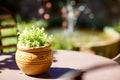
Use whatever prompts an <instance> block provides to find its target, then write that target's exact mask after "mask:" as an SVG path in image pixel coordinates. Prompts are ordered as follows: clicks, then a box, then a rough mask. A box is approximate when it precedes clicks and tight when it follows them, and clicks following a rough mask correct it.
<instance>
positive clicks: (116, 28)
mask: <svg viewBox="0 0 120 80" xmlns="http://www.w3.org/2000/svg"><path fill="white" fill-rule="evenodd" d="M113 29H115V30H116V31H117V32H119V33H120V21H119V22H118V23H116V24H114V25H113Z"/></svg>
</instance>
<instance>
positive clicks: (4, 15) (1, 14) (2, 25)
mask: <svg viewBox="0 0 120 80" xmlns="http://www.w3.org/2000/svg"><path fill="white" fill-rule="evenodd" d="M10 20H13V22H12V23H10ZM14 28H15V29H16V32H17V27H16V20H15V18H14V17H13V15H12V14H11V12H10V11H9V10H8V9H7V8H6V7H3V6H0V52H1V53H2V52H3V49H5V48H10V47H16V44H13V43H11V44H7V45H6V44H5V45H4V44H3V41H4V40H5V39H8V38H13V37H14V38H17V37H16V36H17V34H16V33H14V34H9V32H12V31H9V32H5V33H6V35H4V34H3V33H2V31H3V30H6V29H14ZM7 42H11V41H10V40H7Z"/></svg>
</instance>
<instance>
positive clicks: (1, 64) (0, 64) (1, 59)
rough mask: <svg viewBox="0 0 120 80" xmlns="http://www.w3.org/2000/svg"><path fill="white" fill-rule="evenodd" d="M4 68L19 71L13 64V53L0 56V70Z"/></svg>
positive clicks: (14, 63)
mask: <svg viewBox="0 0 120 80" xmlns="http://www.w3.org/2000/svg"><path fill="white" fill-rule="evenodd" d="M5 68H8V69H14V70H18V69H19V68H18V67H17V64H16V62H15V54H14V52H12V53H2V54H0V69H5Z"/></svg>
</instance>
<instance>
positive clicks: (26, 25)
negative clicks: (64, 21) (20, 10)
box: [16, 15, 48, 32]
mask: <svg viewBox="0 0 120 80" xmlns="http://www.w3.org/2000/svg"><path fill="white" fill-rule="evenodd" d="M16 19H17V27H18V31H20V32H21V31H23V30H24V29H25V28H30V27H31V26H33V25H37V26H38V27H40V28H42V27H44V28H47V27H48V22H47V21H45V20H43V19H39V20H37V19H35V18H34V19H32V20H31V21H28V22H25V21H23V20H22V19H21V17H20V16H19V15H17V16H16Z"/></svg>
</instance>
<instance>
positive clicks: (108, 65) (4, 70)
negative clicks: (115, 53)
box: [0, 50, 120, 80]
mask: <svg viewBox="0 0 120 80" xmlns="http://www.w3.org/2000/svg"><path fill="white" fill-rule="evenodd" d="M81 72H83V74H82V75H81V76H79V79H80V78H81V79H82V80H120V65H119V64H118V63H116V62H115V61H112V60H110V59H108V58H104V57H101V56H97V55H94V54H87V53H83V52H75V51H66V50H58V51H54V59H53V63H52V66H51V68H50V69H49V70H48V72H46V73H45V74H43V75H38V76H27V75H25V74H23V73H22V72H21V71H20V70H19V69H18V67H17V65H16V63H15V59H14V53H11V54H0V80H47V79H48V80H54V79H55V80H58V79H59V80H60V79H62V80H73V79H70V77H71V78H72V77H73V76H74V75H76V73H80V74H81Z"/></svg>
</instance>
